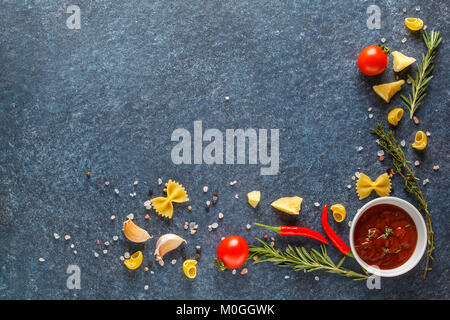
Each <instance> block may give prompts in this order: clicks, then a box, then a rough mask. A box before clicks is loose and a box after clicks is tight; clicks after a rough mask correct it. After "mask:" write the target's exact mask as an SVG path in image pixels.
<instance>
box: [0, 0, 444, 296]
mask: <svg viewBox="0 0 450 320" xmlns="http://www.w3.org/2000/svg"><path fill="white" fill-rule="evenodd" d="M377 3H378V2H377ZM419 3H420V5H421V10H420V11H419V12H416V11H415V6H416V3H415V2H411V1H393V0H391V1H382V2H379V6H380V9H381V29H380V30H368V28H367V27H366V20H367V18H368V15H367V14H366V9H367V7H368V6H369V5H370V4H372V2H370V1H369V2H368V1H356V0H354V1H339V2H335V1H259V0H258V1H215V0H208V1H206V0H205V1H151V2H147V1H126V2H125V3H118V2H110V1H96V2H95V3H89V4H87V3H86V4H82V5H80V7H81V29H80V30H70V29H68V28H67V27H66V19H67V18H68V17H69V14H67V13H66V8H67V6H68V5H69V4H70V3H68V2H65V1H64V2H62V1H45V0H42V1H37V0H36V1H2V3H1V4H0V7H1V10H0V29H1V37H0V94H1V99H0V150H1V155H0V244H1V245H0V298H2V299H5V298H9V299H19V298H26V299H77V298H82V299H196V298H203V299H248V298H252V299H355V298H356V299H359V298H364V299H405V298H412V299H430V298H446V299H448V298H449V291H448V281H449V277H448V264H449V259H448V256H449V254H448V241H449V236H448V230H449V224H448V218H447V212H448V198H449V194H448V186H449V179H448V155H449V149H448V141H449V134H448V120H449V119H448V109H447V108H448V101H449V91H448V79H449V73H448V67H449V62H448V59H447V57H448V56H449V46H448V39H449V34H448V31H449V27H448V21H447V20H448V16H449V5H448V2H446V1H427V2H426V5H425V3H424V2H421V1H417V4H419ZM403 7H405V8H407V14H404V13H403V12H402V8H403ZM406 16H419V17H421V18H422V19H423V20H424V21H425V24H427V25H428V29H429V30H430V29H432V28H436V29H437V30H440V31H441V32H442V35H443V38H444V42H443V43H442V46H441V48H440V51H439V53H438V56H437V58H436V69H435V72H434V76H435V78H434V79H433V81H432V83H431V86H430V88H429V89H428V96H427V97H426V98H425V100H424V101H423V105H422V106H421V107H420V109H419V111H418V112H417V115H418V117H419V119H420V125H418V126H416V125H414V123H413V122H412V121H410V120H409V119H406V117H405V119H403V120H402V122H401V123H400V125H399V127H398V128H397V129H396V134H397V136H398V138H399V140H401V139H405V140H406V141H407V147H406V148H405V150H406V154H407V157H408V159H410V160H412V161H415V160H419V161H420V162H421V165H420V166H419V167H417V168H415V171H416V173H417V175H418V176H419V177H420V178H421V179H424V178H427V177H428V178H429V179H430V183H429V184H428V185H427V186H425V187H424V193H425V196H426V197H427V199H428V201H429V207H430V209H431V212H432V215H433V223H434V232H435V247H436V251H435V254H434V258H435V260H434V261H433V263H432V267H433V271H432V272H430V273H429V277H428V279H427V280H423V279H422V273H423V268H424V264H425V259H422V261H421V262H420V263H419V265H418V266H417V267H416V268H415V269H413V270H412V271H410V272H408V273H407V274H405V275H403V276H401V277H398V278H393V279H382V281H381V290H368V289H367V287H366V284H365V282H354V281H351V280H349V279H345V278H341V277H339V276H336V275H333V274H326V273H323V272H316V273H307V274H305V273H303V272H297V273H296V272H293V271H290V270H287V269H279V268H276V267H274V266H273V265H271V264H258V265H251V264H249V263H247V264H246V267H248V269H249V272H248V274H246V275H240V273H239V272H238V273H237V274H236V275H232V274H231V272H227V273H223V274H221V273H220V274H219V273H218V272H217V271H216V270H215V269H214V267H213V265H212V264H211V260H212V258H213V257H214V255H215V249H216V247H217V244H218V243H219V241H220V238H221V237H223V236H227V235H230V234H240V235H242V236H244V237H245V238H246V239H247V240H248V242H249V243H255V241H254V238H255V237H262V236H263V235H264V234H265V233H266V232H265V231H263V230H261V229H259V228H257V227H252V228H251V229H250V230H246V227H245V226H246V224H247V223H251V222H254V221H258V222H261V223H265V224H271V225H280V224H295V225H302V226H306V227H310V228H314V229H316V230H318V231H322V228H321V225H320V209H319V208H316V207H315V206H314V202H316V201H318V202H320V203H321V204H325V203H329V204H332V203H336V202H339V203H343V204H345V205H346V207H347V210H348V218H347V220H346V221H345V222H344V223H342V224H340V225H336V224H334V227H335V229H336V231H337V232H338V233H339V234H340V235H342V236H343V238H344V239H346V240H348V231H349V227H348V225H347V222H348V221H349V220H351V219H352V217H353V216H354V214H355V212H356V210H357V209H358V208H359V207H360V206H362V205H363V204H364V203H366V202H367V201H369V200H370V199H372V198H374V197H375V195H372V196H371V197H370V198H368V199H365V200H364V201H359V200H358V199H357V196H356V193H355V189H354V182H353V181H352V179H351V176H352V175H353V174H354V172H355V171H357V169H358V168H361V171H363V172H365V173H367V174H368V175H369V176H371V177H376V176H377V175H378V174H381V173H383V172H384V170H385V167H387V166H390V165H391V162H390V159H389V157H387V159H386V161H385V162H384V163H380V162H379V161H378V157H377V155H376V153H377V151H378V150H379V148H378V146H377V145H376V143H375V137H374V136H372V135H371V134H370V133H369V129H370V128H372V127H373V126H375V124H376V122H377V121H382V122H384V123H386V121H385V118H386V115H387V110H390V108H393V107H394V106H398V105H399V104H400V98H399V96H398V95H397V96H396V97H395V98H394V99H393V100H392V101H391V103H390V104H389V105H387V104H386V103H384V102H383V101H382V100H381V99H379V98H378V97H377V96H376V95H375V93H374V92H373V91H372V89H371V85H373V84H375V83H380V82H383V81H392V80H394V79H395V75H394V73H393V72H392V70H391V66H390V67H389V70H388V71H386V72H385V73H383V74H382V75H381V76H378V77H374V78H370V79H368V78H366V77H364V76H362V75H361V74H360V73H359V72H358V70H357V67H356V58H357V55H358V53H359V51H360V50H361V49H362V48H363V47H365V46H366V45H369V44H373V43H378V42H379V41H380V39H381V38H382V37H385V38H386V40H387V41H386V43H385V45H387V46H390V47H392V48H393V49H395V50H399V51H402V52H404V53H405V54H408V55H411V56H414V57H416V58H419V57H420V54H421V53H422V52H424V50H425V49H424V44H423V42H422V40H421V38H420V36H417V35H416V34H413V33H411V32H409V31H408V30H407V29H406V28H405V27H404V24H403V19H404V18H405V17H406ZM404 37H406V39H407V42H406V43H402V42H401V40H402V38H404ZM413 69H414V68H413ZM406 73H407V72H405V73H402V74H400V75H401V77H405V74H406ZM408 90H409V86H408V85H405V86H404V88H403V91H402V92H403V93H406V92H408ZM226 96H229V100H226V99H225V97H226ZM369 107H372V108H373V110H372V111H371V112H369V111H368V108H369ZM369 113H372V114H373V118H372V119H370V118H369ZM195 120H202V121H203V127H204V129H208V128H218V129H219V130H222V131H225V129H228V128H242V129H246V128H264V129H271V128H275V129H280V173H279V174H278V175H275V176H261V175H260V174H259V168H260V166H259V165H206V164H203V165H179V166H177V165H174V164H173V163H172V161H171V158H170V152H171V149H172V147H173V146H174V143H173V142H171V141H170V136H171V133H172V131H173V130H175V129H176V128H186V129H188V130H189V131H191V132H193V122H194V121H195ZM418 129H422V130H424V131H430V132H431V137H430V138H429V147H428V148H427V149H426V151H425V152H423V153H418V152H415V151H413V150H412V149H411V147H410V143H411V142H412V141H413V137H414V134H415V132H416V131H417V130H418ZM359 146H363V147H364V149H363V150H362V151H361V152H357V148H358V147H359ZM435 164H439V165H440V170H439V171H437V172H434V171H433V170H432V167H433V165H435ZM87 171H91V172H92V176H91V178H90V179H87V178H86V172H87ZM160 177H161V178H162V179H163V180H164V181H167V180H168V179H169V178H171V179H175V180H177V181H179V182H181V183H182V184H183V185H185V186H186V188H187V190H188V193H189V196H190V198H191V202H190V204H191V205H192V207H193V210H192V211H191V212H189V211H188V210H187V206H185V205H180V206H177V208H176V210H175V213H174V218H173V220H171V221H166V220H164V219H162V218H160V217H159V216H157V215H156V214H155V213H154V212H150V219H149V220H144V215H145V212H146V211H145V208H144V206H143V203H144V201H145V200H147V199H148V196H147V191H148V189H149V188H153V189H154V190H155V194H156V195H159V194H162V191H161V188H160V187H158V185H157V179H158V178H160ZM135 180H139V184H138V185H137V186H133V182H134V181H135ZM233 180H237V184H236V185H234V186H232V187H231V186H229V182H230V181H233ZM105 181H110V183H111V184H110V186H105V184H104V182H105ZM348 184H351V185H352V188H351V190H348V189H347V187H346V186H347V185H348ZM204 185H207V186H209V191H208V193H206V194H204V193H203V190H202V188H203V186H204ZM393 185H394V192H393V195H394V196H398V197H401V198H404V199H407V200H410V201H412V202H413V203H415V202H414V200H413V199H411V198H410V197H409V196H408V195H406V194H405V192H404V191H403V188H402V180H401V179H400V178H399V177H395V178H394V179H393ZM114 188H118V189H119V190H120V195H119V196H116V195H115V194H114V191H113V190H114ZM254 189H259V190H261V191H262V199H261V203H260V204H259V206H258V207H257V209H253V208H251V207H250V206H249V205H248V204H247V203H246V197H245V195H246V193H247V192H249V191H251V190H254ZM134 191H135V192H136V197H130V196H129V193H130V192H134ZM215 191H217V192H218V193H219V201H218V203H217V205H216V206H215V207H214V206H213V207H212V208H211V210H210V211H209V212H206V211H205V210H204V203H205V201H206V200H210V199H211V196H212V193H213V192H215ZM235 194H238V195H239V198H238V199H236V198H235ZM287 195H300V196H302V197H303V198H304V203H303V207H302V211H301V214H300V215H299V216H298V217H292V216H287V215H285V214H282V213H278V212H275V211H273V210H272V209H271V208H270V206H269V204H270V202H271V201H273V200H274V199H276V198H278V197H281V196H287ZM130 212H133V213H134V215H135V217H136V218H135V221H136V222H137V223H138V224H139V225H141V226H143V227H145V228H146V229H147V230H148V231H149V232H150V233H151V234H152V235H154V236H155V238H154V239H152V240H150V241H148V243H147V244H145V246H132V245H130V244H129V243H127V242H126V241H125V239H124V236H123V234H122V232H121V230H122V222H123V221H124V219H125V217H126V216H127V215H128V214H129V213H130ZM219 212H223V213H224V218H223V220H220V221H219V227H218V229H217V230H215V231H212V232H208V230H207V226H208V225H210V224H212V223H213V222H215V221H218V219H217V215H218V213H219ZM112 214H114V215H116V217H117V218H116V220H115V221H113V222H112V221H110V216H111V215H112ZM185 221H188V222H191V221H195V222H197V223H198V225H199V229H198V231H197V233H196V234H195V235H190V234H188V232H187V231H185V230H184V228H183V225H184V222H185ZM55 232H56V233H58V234H59V235H60V236H61V238H60V239H59V240H55V239H54V238H53V233H55ZM167 232H170V233H177V234H179V235H181V236H183V237H185V238H186V239H187V244H186V245H185V246H184V253H183V250H182V249H177V250H176V251H173V252H171V253H169V254H168V255H167V259H166V260H167V262H169V261H171V260H172V259H174V258H176V259H177V260H178V262H177V263H176V264H175V265H172V264H170V263H166V265H165V266H164V267H160V266H159V265H154V266H152V267H151V268H150V270H153V271H154V274H153V275H152V274H150V272H144V271H143V270H142V268H140V269H138V270H137V271H134V272H129V271H128V270H127V269H126V268H125V267H124V265H123V263H122V262H121V261H120V260H119V257H120V255H122V254H123V253H124V252H125V251H129V252H133V251H134V250H136V249H137V248H140V249H142V250H143V252H144V257H145V258H144V261H149V260H150V259H151V256H152V252H153V250H154V246H155V242H156V239H157V238H158V236H160V235H162V234H164V233H167ZM66 234H69V235H71V239H70V240H68V241H66V240H64V235H66ZM114 235H118V236H119V241H117V242H114V241H112V237H113V236H114ZM275 238H276V245H277V246H279V247H280V248H284V247H285V246H286V245H287V244H288V243H291V244H294V245H305V246H307V247H311V246H312V242H311V241H310V240H307V239H285V238H283V239H282V238H281V237H277V236H276V237H275ZM97 239H98V240H100V242H101V243H103V242H104V241H109V242H110V243H111V244H110V245H109V247H108V253H107V254H106V255H104V254H103V253H102V250H103V249H104V247H103V245H96V241H97ZM70 244H74V246H75V247H74V249H75V250H77V254H76V255H75V254H73V252H72V251H73V250H74V249H71V248H70ZM196 245H201V247H202V256H201V258H200V261H199V264H198V275H197V278H196V279H195V280H188V279H187V278H186V277H185V276H184V275H183V273H182V269H181V260H182V256H183V254H184V255H186V256H187V257H193V255H194V254H195V246H196ZM94 250H95V251H96V252H98V253H99V254H100V256H99V257H98V258H95V257H94V253H93V251H94ZM329 254H330V255H331V256H332V257H333V258H334V259H335V260H337V259H339V253H338V252H337V250H336V249H335V248H333V247H329ZM40 257H43V258H45V260H46V261H45V262H39V261H38V259H39V258H40ZM70 264H76V265H78V266H79V267H80V269H81V290H69V289H67V287H66V279H67V276H68V275H67V274H66V269H67V267H68V265H70ZM346 265H347V266H348V267H350V268H355V269H356V270H358V266H357V265H356V262H354V261H347V262H346ZM285 275H289V276H290V278H289V279H284V277H285ZM316 275H317V276H319V278H320V280H318V281H316V280H314V277H315V276H316ZM144 285H149V290H144Z"/></svg>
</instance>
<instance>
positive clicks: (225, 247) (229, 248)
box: [217, 236, 248, 269]
mask: <svg viewBox="0 0 450 320" xmlns="http://www.w3.org/2000/svg"><path fill="white" fill-rule="evenodd" d="M217 257H218V258H219V259H220V260H222V262H223V264H224V265H225V266H226V267H228V268H231V269H237V268H239V267H240V266H242V265H243V264H244V263H245V261H247V257H248V244H247V241H245V239H244V238H242V237H240V236H229V237H227V238H225V239H223V240H222V242H221V243H220V244H219V246H218V247H217Z"/></svg>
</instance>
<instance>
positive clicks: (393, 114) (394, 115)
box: [387, 108, 403, 126]
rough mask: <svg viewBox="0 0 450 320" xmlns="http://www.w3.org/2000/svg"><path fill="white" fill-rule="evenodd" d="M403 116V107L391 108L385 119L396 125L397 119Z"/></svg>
mask: <svg viewBox="0 0 450 320" xmlns="http://www.w3.org/2000/svg"><path fill="white" fill-rule="evenodd" d="M402 117H403V109H402V108H395V109H393V110H391V111H390V112H389V114H388V117H387V120H388V122H389V123H390V124H392V125H393V126H396V125H398V123H399V121H400V120H401V119H402Z"/></svg>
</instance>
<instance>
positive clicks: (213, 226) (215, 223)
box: [211, 222, 219, 229]
mask: <svg viewBox="0 0 450 320" xmlns="http://www.w3.org/2000/svg"><path fill="white" fill-rule="evenodd" d="M218 227H219V224H218V223H217V222H214V223H213V224H212V225H211V228H212V229H217V228H218Z"/></svg>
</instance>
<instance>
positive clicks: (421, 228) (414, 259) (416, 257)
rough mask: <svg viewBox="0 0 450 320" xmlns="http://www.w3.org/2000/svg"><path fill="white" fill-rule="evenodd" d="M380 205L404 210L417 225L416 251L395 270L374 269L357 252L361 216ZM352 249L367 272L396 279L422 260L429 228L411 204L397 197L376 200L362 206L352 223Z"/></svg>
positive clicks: (350, 237)
mask: <svg viewBox="0 0 450 320" xmlns="http://www.w3.org/2000/svg"><path fill="white" fill-rule="evenodd" d="M379 204H392V205H394V206H397V207H400V208H402V209H403V210H405V211H406V212H407V213H408V214H409V216H410V217H411V218H412V220H413V221H414V223H415V225H416V229H417V243H416V248H415V249H414V252H413V254H412V255H411V257H409V259H408V260H407V261H406V262H405V263H404V264H402V265H401V266H399V267H397V268H394V269H379V268H376V267H372V266H370V265H368V264H367V263H366V262H364V261H363V260H362V259H361V258H360V257H359V256H358V254H357V253H356V250H355V243H354V241H353V240H354V239H353V233H354V231H355V226H356V224H357V223H358V219H359V218H360V217H361V215H362V214H363V213H364V212H365V211H366V210H367V209H369V208H371V207H373V206H376V205H379ZM349 239H350V248H351V249H352V252H353V255H354V256H355V259H356V261H357V262H358V263H359V264H360V265H361V266H362V267H363V268H364V269H366V270H367V272H369V273H371V274H374V275H377V276H380V277H396V276H399V275H401V274H404V273H406V272H408V271H409V270H411V269H412V268H414V267H415V266H416V264H417V263H419V261H420V259H421V258H422V256H423V254H424V252H425V249H426V247H427V227H426V225H425V221H424V220H423V217H422V215H421V214H420V212H419V211H418V210H417V209H416V207H414V206H413V205H412V204H410V203H409V202H407V201H405V200H403V199H400V198H396V197H380V198H377V199H374V200H372V201H369V202H368V203H366V204H365V205H364V206H362V208H361V209H359V210H358V212H357V213H356V215H355V217H354V218H353V221H352V226H351V228H350V236H349Z"/></svg>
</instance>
